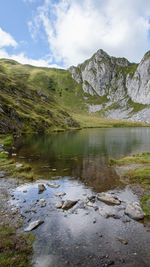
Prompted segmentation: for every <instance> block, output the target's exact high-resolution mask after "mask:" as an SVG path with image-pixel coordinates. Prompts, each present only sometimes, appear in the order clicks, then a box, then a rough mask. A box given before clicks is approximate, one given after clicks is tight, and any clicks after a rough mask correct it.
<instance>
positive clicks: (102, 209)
mask: <svg viewBox="0 0 150 267" xmlns="http://www.w3.org/2000/svg"><path fill="white" fill-rule="evenodd" d="M99 213H100V215H101V216H103V217H105V218H109V217H113V218H114V219H120V215H119V214H118V213H117V212H116V211H114V210H112V209H111V208H105V207H100V208H99Z"/></svg>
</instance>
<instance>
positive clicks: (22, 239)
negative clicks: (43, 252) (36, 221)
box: [0, 224, 34, 267]
mask: <svg viewBox="0 0 150 267" xmlns="http://www.w3.org/2000/svg"><path fill="white" fill-rule="evenodd" d="M33 240H34V236H33V235H31V234H28V235H24V234H22V233H18V232H16V230H15V228H14V227H12V226H10V225H8V224H0V266H3V267H7V266H8V267H10V266H16V267H29V266H31V264H30V260H31V257H32V254H33V249H32V243H33Z"/></svg>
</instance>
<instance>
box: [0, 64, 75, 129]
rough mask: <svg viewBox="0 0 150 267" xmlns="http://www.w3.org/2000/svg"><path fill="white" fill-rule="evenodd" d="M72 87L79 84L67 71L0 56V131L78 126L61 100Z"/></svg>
mask: <svg viewBox="0 0 150 267" xmlns="http://www.w3.org/2000/svg"><path fill="white" fill-rule="evenodd" d="M75 89H76V91H78V90H79V91H80V86H78V85H77V83H76V82H75V81H74V80H73V79H72V78H71V74H70V73H69V72H68V71H65V70H58V69H57V70H56V69H48V68H36V67H32V66H27V65H21V64H19V63H17V62H15V61H12V60H0V132H1V133H6V132H7V133H8V132H14V131H16V132H18V131H23V132H32V131H34V132H44V131H46V132H49V131H51V130H54V129H56V130H59V129H60V128H61V129H67V128H75V127H79V125H78V124H77V123H76V122H75V121H74V119H73V118H72V117H71V116H70V115H69V113H68V110H67V109H66V108H65V104H64V103H65V101H62V98H63V99H64V98H65V94H66V95H67V94H68V95H72V94H73V95H74V92H73V91H74V90H75ZM58 99H59V101H58ZM67 99H68V98H67ZM75 100H76V102H77V97H76V98H75ZM61 102H63V104H64V105H63V106H62V105H61Z"/></svg>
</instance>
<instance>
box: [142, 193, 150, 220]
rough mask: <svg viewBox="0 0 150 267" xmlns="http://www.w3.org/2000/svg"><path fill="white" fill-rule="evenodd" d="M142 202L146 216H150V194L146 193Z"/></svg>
mask: <svg viewBox="0 0 150 267" xmlns="http://www.w3.org/2000/svg"><path fill="white" fill-rule="evenodd" d="M141 203H142V208H143V211H144V212H145V214H146V216H147V217H148V218H150V194H147V195H145V196H144V197H143V198H142V199H141Z"/></svg>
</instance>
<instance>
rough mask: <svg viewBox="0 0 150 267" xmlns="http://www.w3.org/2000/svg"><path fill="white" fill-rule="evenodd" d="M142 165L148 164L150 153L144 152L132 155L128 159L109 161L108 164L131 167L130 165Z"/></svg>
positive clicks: (111, 159)
mask: <svg viewBox="0 0 150 267" xmlns="http://www.w3.org/2000/svg"><path fill="white" fill-rule="evenodd" d="M143 163H150V153H149V152H144V153H142V154H134V155H132V156H128V157H122V158H121V159H118V160H117V159H114V158H110V159H109V164H110V165H111V166H112V165H118V166H122V165H131V164H143Z"/></svg>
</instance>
